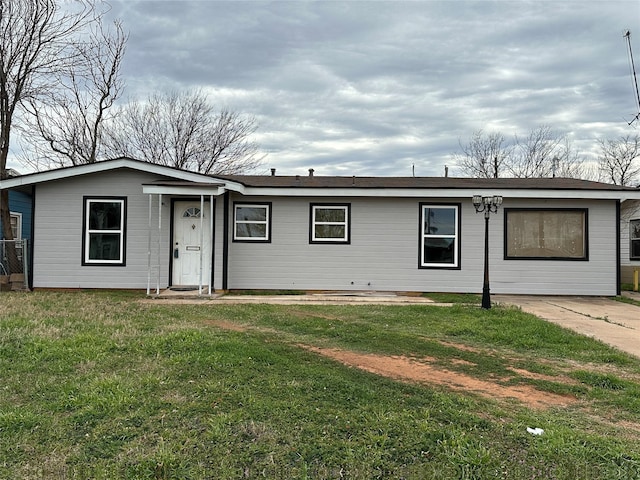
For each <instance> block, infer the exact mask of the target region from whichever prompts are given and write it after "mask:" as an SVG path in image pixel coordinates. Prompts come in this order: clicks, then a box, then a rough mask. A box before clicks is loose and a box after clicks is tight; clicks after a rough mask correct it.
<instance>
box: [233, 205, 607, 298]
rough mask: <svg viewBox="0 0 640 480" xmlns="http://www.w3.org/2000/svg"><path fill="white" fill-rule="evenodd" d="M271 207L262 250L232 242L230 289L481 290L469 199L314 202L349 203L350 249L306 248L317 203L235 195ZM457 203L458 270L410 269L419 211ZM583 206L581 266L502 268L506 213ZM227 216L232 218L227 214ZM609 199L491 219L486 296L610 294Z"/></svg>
mask: <svg viewBox="0 0 640 480" xmlns="http://www.w3.org/2000/svg"><path fill="white" fill-rule="evenodd" d="M233 201H243V202H244V201H249V202H251V201H255V202H272V239H271V242H270V243H255V244H253V243H239V242H233V241H232V240H231V236H232V230H233V222H232V221H230V225H229V229H230V232H229V235H230V241H229V285H228V287H229V288H230V289H254V288H255V289H301V290H378V291H384V290H392V291H423V292H476V293H480V292H481V291H482V282H483V266H484V263H483V261H484V217H483V215H482V214H477V213H476V212H475V209H474V207H473V205H472V204H471V199H469V198H464V199H458V200H455V199H437V198H428V197H425V198H415V199H388V198H322V199H321V201H322V202H323V203H332V202H335V203H351V243H350V244H348V245H344V244H337V245H319V244H309V204H310V203H313V202H317V201H318V199H317V198H282V197H277V198H272V197H268V198H267V197H240V196H237V195H236V196H234V197H233V198H232V201H231V202H230V215H231V213H232V209H233ZM420 202H429V203H434V204H437V203H457V202H459V203H461V205H462V207H461V212H460V214H461V236H460V242H461V259H460V263H461V268H460V269H456V270H450V269H423V268H418V255H419V252H418V249H419V204H420ZM536 206H539V207H541V208H569V207H575V208H588V211H589V213H588V222H589V223H588V235H589V260H588V261H557V260H547V261H538V260H505V259H504V237H503V232H504V215H503V212H504V208H510V207H511V208H512V207H536ZM231 218H232V215H231ZM615 218H616V217H615V202H614V201H606V202H605V201H572V200H565V201H551V200H510V199H508V198H505V200H504V204H503V207H502V208H500V210H499V211H498V213H497V214H492V215H491V219H490V272H491V275H490V276H491V291H492V293H515V294H571V295H615V294H616V288H617V285H616V239H615Z"/></svg>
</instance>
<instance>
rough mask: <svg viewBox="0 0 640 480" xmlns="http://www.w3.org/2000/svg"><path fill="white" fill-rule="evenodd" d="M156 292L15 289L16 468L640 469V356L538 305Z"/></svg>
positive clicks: (6, 430)
mask: <svg viewBox="0 0 640 480" xmlns="http://www.w3.org/2000/svg"><path fill="white" fill-rule="evenodd" d="M141 298H142V297H141V296H139V295H138V294H131V293H117V292H111V293H108V292H93V293H91V292H88V293H86V292H85V293H81V292H78V293H56V292H35V293H31V294H24V293H3V294H2V297H1V298H0V300H1V303H0V380H1V382H0V478H20V479H36V478H38V479H40V478H82V479H86V478H95V479H119V478H129V479H138V478H140V479H142V478H149V479H156V478H158V479H164V478H167V479H169V478H171V479H187V478H193V479H203V478H211V479H237V478H269V479H294V478H314V479H315V478H351V479H371V478H410V479H412V478H416V479H429V478H434V479H435V478H438V479H442V478H463V479H464V478H468V479H471V478H477V479H490V478H498V479H532V478H533V479H535V478H537V479H601V478H607V479H613V478H621V479H630V478H640V423H639V422H638V420H637V419H638V415H639V414H640V361H639V360H638V359H635V358H633V357H630V356H628V355H626V354H623V353H621V352H618V351H616V350H613V349H611V348H609V347H607V346H605V345H603V344H601V343H598V342H596V341H594V340H591V339H588V338H586V337H581V336H578V335H576V334H573V333H571V332H568V331H566V330H562V329H560V328H559V327H557V326H555V325H552V324H550V323H547V322H543V321H541V320H538V319H536V318H535V317H533V316H531V315H528V314H525V313H522V312H520V311H518V310H515V309H507V308H494V309H492V310H490V311H483V310H481V309H479V308H477V307H475V306H465V305H458V306H453V307H437V306H373V305H357V306H355V305H354V306H351V305H346V306H312V305H302V306H301V305H294V306H282V305H281V306H275V305H167V304H163V303H162V302H161V301H158V302H154V303H143V302H140V301H139V300H140V299H141ZM527 427H530V428H541V429H543V430H544V433H543V434H542V435H534V434H532V433H529V432H528V431H527Z"/></svg>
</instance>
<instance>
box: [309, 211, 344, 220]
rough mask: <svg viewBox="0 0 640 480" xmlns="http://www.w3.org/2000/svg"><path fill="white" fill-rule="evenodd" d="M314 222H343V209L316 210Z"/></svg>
mask: <svg viewBox="0 0 640 480" xmlns="http://www.w3.org/2000/svg"><path fill="white" fill-rule="evenodd" d="M315 212H316V220H315V221H316V222H345V219H346V209H344V208H316V209H315Z"/></svg>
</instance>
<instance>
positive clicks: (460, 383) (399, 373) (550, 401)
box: [301, 345, 576, 408]
mask: <svg viewBox="0 0 640 480" xmlns="http://www.w3.org/2000/svg"><path fill="white" fill-rule="evenodd" d="M301 346H302V347H303V348H305V349H307V350H309V351H312V352H315V353H318V354H320V355H323V356H325V357H329V358H332V359H334V360H337V361H339V362H341V363H344V364H345V365H350V366H352V367H356V368H360V369H362V370H365V371H367V372H371V373H375V374H377V375H383V376H385V377H389V378H394V379H397V380H402V381H409V382H418V383H429V384H436V385H443V386H446V387H448V388H450V389H452V390H458V391H465V392H469V391H471V392H475V393H477V394H479V395H482V396H483V397H488V398H500V399H515V400H518V401H520V402H522V403H523V404H525V405H527V406H529V407H532V408H548V407H552V406H567V405H571V404H572V403H575V402H576V399H575V398H574V397H570V396H564V395H558V394H555V393H550V392H543V391H540V390H537V389H535V388H533V387H531V386H529V385H517V386H509V385H502V384H500V383H498V382H492V381H488V380H480V379H477V378H473V377H471V376H469V375H465V374H463V373H460V372H454V371H451V370H446V369H443V368H440V367H436V366H434V365H431V364H430V361H432V360H433V359H429V358H410V357H405V356H396V355H391V356H384V355H374V354H368V353H357V352H351V351H348V350H340V349H336V348H318V347H312V346H309V345H301Z"/></svg>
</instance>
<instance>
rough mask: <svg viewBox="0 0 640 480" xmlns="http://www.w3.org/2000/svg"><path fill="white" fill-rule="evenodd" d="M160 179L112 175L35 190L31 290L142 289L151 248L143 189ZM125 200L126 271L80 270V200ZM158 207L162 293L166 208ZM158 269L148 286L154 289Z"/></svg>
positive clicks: (154, 248)
mask: <svg viewBox="0 0 640 480" xmlns="http://www.w3.org/2000/svg"><path fill="white" fill-rule="evenodd" d="M158 178H160V177H158V176H156V175H151V174H146V173H143V172H138V171H134V170H113V171H109V172H103V173H99V174H93V175H85V176H78V177H73V178H69V179H66V180H58V181H52V182H47V183H42V184H39V185H38V186H37V187H36V204H35V212H34V215H35V227H34V237H33V247H34V252H33V253H34V259H33V267H34V268H33V286H34V287H35V288H38V287H50V288H146V287H147V278H148V277H147V272H148V255H147V251H148V245H149V227H148V225H149V197H148V195H144V194H143V193H142V184H143V183H149V182H152V181H154V180H157V179H158ZM87 195H90V196H125V197H127V222H126V266H87V265H84V266H83V265H82V236H83V232H82V212H83V203H84V202H83V197H84V196H87ZM163 203H164V204H165V205H163V207H162V233H161V237H160V238H161V244H160V252H161V254H160V260H161V265H160V278H161V287H166V286H167V279H168V266H169V257H170V253H169V252H170V249H169V223H170V202H169V201H166V202H165V201H164V198H163ZM151 211H152V226H153V235H154V237H153V241H152V262H153V263H154V264H157V259H158V253H157V252H158V250H157V249H158V246H157V238H158V236H157V228H158V198H157V196H154V198H153V208H152V210H151ZM156 274H157V269H154V271H153V276H152V278H153V280H152V286H153V287H155V285H156Z"/></svg>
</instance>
